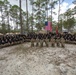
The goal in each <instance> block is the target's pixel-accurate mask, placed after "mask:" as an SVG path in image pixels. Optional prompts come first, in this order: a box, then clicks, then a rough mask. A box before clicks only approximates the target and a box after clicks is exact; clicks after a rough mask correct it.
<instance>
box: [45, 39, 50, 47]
mask: <svg viewBox="0 0 76 75" xmlns="http://www.w3.org/2000/svg"><path fill="white" fill-rule="evenodd" d="M44 42H45V44H46V47H48V42H49V39H48V38H46V39H44Z"/></svg>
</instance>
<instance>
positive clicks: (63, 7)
mask: <svg viewBox="0 0 76 75" xmlns="http://www.w3.org/2000/svg"><path fill="white" fill-rule="evenodd" d="M8 1H9V2H10V3H11V4H12V5H14V4H16V5H19V0H8ZM72 2H73V0H64V2H63V3H62V4H61V10H60V13H64V12H65V11H66V10H67V9H68V8H74V6H75V5H74V4H73V3H72ZM29 3H30V2H29V0H28V10H29V12H31V5H30V4H29ZM22 9H23V10H24V11H26V0H22ZM53 11H54V12H56V13H57V15H53V17H55V18H54V20H56V21H57V17H58V5H57V6H56V9H54V10H53ZM50 14H51V12H50V11H49V15H50Z"/></svg>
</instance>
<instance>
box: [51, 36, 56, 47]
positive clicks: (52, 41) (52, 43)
mask: <svg viewBox="0 0 76 75" xmlns="http://www.w3.org/2000/svg"><path fill="white" fill-rule="evenodd" d="M51 46H52V47H55V39H54V37H51Z"/></svg>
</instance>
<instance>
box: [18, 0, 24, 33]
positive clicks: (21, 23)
mask: <svg viewBox="0 0 76 75" xmlns="http://www.w3.org/2000/svg"><path fill="white" fill-rule="evenodd" d="M19 4H20V26H21V34H23V27H22V10H21V0H19Z"/></svg>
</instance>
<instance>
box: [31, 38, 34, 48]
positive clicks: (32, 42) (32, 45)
mask: <svg viewBox="0 0 76 75" xmlns="http://www.w3.org/2000/svg"><path fill="white" fill-rule="evenodd" d="M31 47H34V39H33V38H31Z"/></svg>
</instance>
